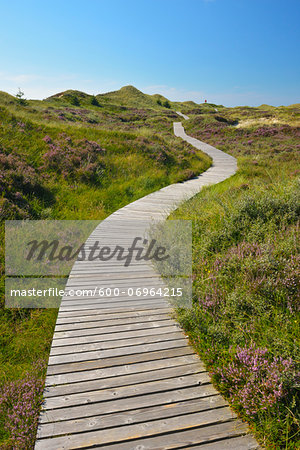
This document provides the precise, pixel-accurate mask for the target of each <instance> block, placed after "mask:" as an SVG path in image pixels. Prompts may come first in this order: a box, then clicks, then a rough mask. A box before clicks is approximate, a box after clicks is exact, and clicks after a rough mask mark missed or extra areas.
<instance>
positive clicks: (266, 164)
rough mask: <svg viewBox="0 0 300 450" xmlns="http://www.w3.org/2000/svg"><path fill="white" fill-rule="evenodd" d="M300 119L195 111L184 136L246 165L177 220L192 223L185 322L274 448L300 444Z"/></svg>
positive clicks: (220, 383) (236, 403) (295, 111)
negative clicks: (190, 288)
mask: <svg viewBox="0 0 300 450" xmlns="http://www.w3.org/2000/svg"><path fill="white" fill-rule="evenodd" d="M266 115H270V116H271V118H272V119H275V120H274V121H273V122H272V123H267V124H266V123H263V121H262V120H261V119H266ZM269 118H270V117H269ZM298 121H299V106H297V105H294V106H293V107H290V108H284V107H281V108H272V107H269V108H267V109H266V108H265V107H261V108H230V109H225V108H224V109H222V112H219V111H218V112H215V113H209V114H205V113H202V114H201V115H194V116H193V115H192V116H191V119H190V120H189V121H186V122H185V129H186V132H187V133H188V134H190V135H193V136H194V137H196V138H199V139H201V140H203V141H205V142H208V143H210V144H212V145H215V146H217V147H218V148H220V149H221V150H224V151H226V152H228V153H230V154H232V155H233V156H235V157H237V159H238V166H239V170H238V172H237V174H236V175H235V176H233V177H232V178H230V179H229V180H226V181H224V182H223V183H220V184H218V185H216V186H213V187H209V188H206V189H203V191H201V193H200V194H199V195H197V196H196V197H194V198H193V199H191V200H190V201H188V202H187V203H185V204H184V205H183V206H182V207H181V208H179V209H178V210H177V211H176V212H175V213H173V214H172V216H171V218H173V219H174V218H175V219H191V220H192V221H193V279H194V281H193V287H194V289H193V308H192V309H190V310H188V311H187V310H185V311H184V310H178V311H177V316H178V320H179V321H180V323H181V324H182V326H183V327H184V329H185V331H186V332H187V334H188V335H189V337H190V340H191V342H192V343H193V345H194V346H195V348H196V350H197V351H198V353H199V354H200V356H201V358H202V359H203V360H204V361H205V363H206V365H207V368H208V370H209V371H210V373H211V375H212V379H213V382H214V383H215V385H216V386H217V388H218V389H219V390H220V391H221V392H222V393H223V394H224V395H225V396H226V397H227V399H228V400H229V402H230V403H231V405H232V406H233V408H234V409H235V410H236V411H237V412H238V414H239V415H240V417H242V418H243V419H245V420H247V421H248V422H249V424H250V426H251V429H252V431H253V432H254V433H255V435H256V437H257V438H258V440H259V441H260V442H261V444H262V445H263V446H265V447H266V448H270V449H275V448H276V449H279V448H286V449H296V448H298V447H297V445H298V442H299V390H298V388H299V374H300V372H299V309H300V302H299V293H300V292H299V286H300V257H299V242H300V241H299V217H300V189H299V187H300V182H299V170H298V169H297V168H298V167H299V135H300V129H299V126H297V125H298V124H299V122H298ZM241 122H244V124H245V122H247V124H246V126H243V127H238V126H237V125H238V124H239V123H241Z"/></svg>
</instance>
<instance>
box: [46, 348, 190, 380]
mask: <svg viewBox="0 0 300 450" xmlns="http://www.w3.org/2000/svg"><path fill="white" fill-rule="evenodd" d="M193 353H194V352H193V350H192V349H191V348H190V347H188V346H184V347H177V348H171V349H170V348H168V349H165V350H158V351H153V352H147V353H136V354H133V355H126V356H117V357H114V358H106V359H105V358H102V359H96V360H94V361H85V362H84V363H82V362H79V363H65V364H57V365H55V364H53V365H51V366H48V369H47V374H48V375H58V374H64V373H72V372H80V371H86V370H93V369H100V368H105V367H115V366H122V365H127V364H135V363H139V362H143V361H155V360H160V359H166V358H173V357H177V356H186V355H192V354H193Z"/></svg>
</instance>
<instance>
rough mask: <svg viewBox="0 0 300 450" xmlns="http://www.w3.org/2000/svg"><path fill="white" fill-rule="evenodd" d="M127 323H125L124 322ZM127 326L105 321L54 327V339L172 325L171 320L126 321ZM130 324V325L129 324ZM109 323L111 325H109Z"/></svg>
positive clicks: (157, 328)
mask: <svg viewBox="0 0 300 450" xmlns="http://www.w3.org/2000/svg"><path fill="white" fill-rule="evenodd" d="M126 322H127V321H126ZM128 322H129V323H128V324H127V325H124V321H118V322H117V323H123V325H114V324H113V323H112V322H109V321H107V322H106V323H105V324H103V322H101V323H99V322H90V323H89V322H85V323H83V324H79V325H78V324H74V327H73V328H72V327H70V326H67V327H66V326H59V327H55V338H63V337H68V338H70V337H72V336H86V335H89V334H93V333H94V332H93V330H94V331H95V333H94V334H97V335H100V334H107V333H108V331H109V332H110V333H111V334H113V333H119V332H125V331H134V330H146V329H156V330H159V328H161V327H167V326H170V325H173V323H174V322H173V321H172V319H165V320H159V321H155V322H154V321H150V320H149V321H146V322H142V321H140V322H138V320H133V321H128ZM130 322H132V323H130ZM109 323H111V325H109Z"/></svg>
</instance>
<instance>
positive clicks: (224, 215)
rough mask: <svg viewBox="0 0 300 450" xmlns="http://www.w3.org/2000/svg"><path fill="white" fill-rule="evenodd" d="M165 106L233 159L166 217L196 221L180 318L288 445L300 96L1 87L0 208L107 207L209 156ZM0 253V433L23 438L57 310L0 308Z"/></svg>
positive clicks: (73, 212) (228, 384)
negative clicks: (230, 167)
mask: <svg viewBox="0 0 300 450" xmlns="http://www.w3.org/2000/svg"><path fill="white" fill-rule="evenodd" d="M176 110H179V111H181V112H183V113H184V114H187V115H188V116H190V120H189V121H185V122H184V127H185V129H186V132H187V134H190V135H193V136H195V137H196V138H198V139H200V140H203V141H204V142H208V143H210V144H212V145H215V146H216V147H218V148H220V149H221V150H224V151H227V152H228V153H230V154H232V155H234V156H236V157H237V158H238V164H239V171H238V173H237V174H236V175H235V176H234V177H232V178H231V179H229V180H226V181H224V182H223V183H221V184H219V185H217V186H215V187H209V188H206V189H204V190H203V191H202V192H201V193H200V194H199V195H197V196H196V197H195V198H194V199H192V200H190V201H189V202H188V203H186V204H184V205H183V206H182V207H181V208H180V209H179V210H178V211H177V212H176V213H174V214H173V215H172V217H171V218H184V219H192V220H193V223H194V261H193V264H194V272H193V273H194V308H193V310H191V311H189V312H186V311H178V318H179V321H180V322H181V323H182V325H183V326H184V328H185V330H186V331H187V333H188V334H189V336H190V338H191V341H192V342H193V343H194V345H195V347H196V349H197V350H198V352H199V353H200V355H201V357H202V359H204V361H205V362H206V364H207V365H208V368H209V369H210V371H211V373H212V375H213V380H214V381H215V383H216V384H217V385H218V387H219V389H220V390H221V391H222V392H223V393H224V394H225V395H226V396H227V398H229V401H230V402H231V403H232V405H233V406H234V407H235V409H236V410H238V411H239V413H240V414H241V416H242V417H244V418H246V419H247V420H248V421H250V423H251V424H252V426H253V427H254V429H255V431H256V434H257V436H258V437H259V439H260V440H261V442H262V443H264V444H265V445H266V446H267V447H268V448H291V449H292V448H296V445H297V444H296V441H297V427H298V426H299V418H298V417H297V415H296V411H297V406H296V405H297V394H296V385H297V367H296V360H297V354H298V347H297V337H298V336H297V329H298V328H297V327H298V322H297V320H298V319H297V317H298V314H299V303H298V302H299V248H298V245H299V239H298V238H299V236H298V232H299V230H298V226H299V213H300V206H299V205H300V203H299V184H298V181H297V180H298V175H299V172H298V169H297V162H298V163H299V159H298V158H299V134H300V128H299V120H300V119H299V118H300V116H299V112H300V108H299V105H292V106H290V107H280V108H274V107H270V106H266V105H263V106H261V107H259V108H248V107H240V108H224V107H223V106H221V105H212V104H201V105H197V104H195V103H193V102H183V103H178V102H170V101H169V100H167V99H166V98H164V97H163V96H160V95H158V94H157V95H146V94H143V93H142V92H140V91H138V90H137V89H136V88H134V87H133V86H126V87H124V88H122V89H120V90H119V91H115V92H111V93H108V94H100V95H97V96H92V95H88V94H85V93H83V92H79V91H66V92H62V93H59V94H56V95H55V96H52V97H50V98H48V99H46V100H44V101H24V100H23V99H22V98H19V99H17V98H15V97H12V96H10V95H8V94H6V93H0V170H1V175H0V177H1V178H0V188H1V198H0V213H1V219H2V222H3V221H4V220H5V219H13V218H16V219H22V218H29V219H40V218H43V219H104V218H105V217H107V215H109V214H110V213H111V212H113V211H114V210H116V209H118V208H120V207H121V206H123V205H125V204H127V203H129V202H131V201H133V200H135V199H137V198H139V197H142V196H143V195H146V194H148V193H150V192H151V191H155V190H157V189H159V188H161V187H163V186H165V185H168V184H170V183H174V182H178V181H182V180H185V179H188V178H191V177H193V176H194V175H196V174H199V173H201V172H202V171H204V170H206V169H207V168H208V167H209V165H210V163H211V162H210V159H209V158H208V157H207V156H205V155H203V154H202V153H201V152H198V151H196V150H195V149H194V148H193V147H191V146H189V144H187V143H184V142H183V141H182V140H180V139H179V138H175V137H174V135H173V129H172V123H173V121H178V120H180V119H178V115H177V114H176V113H175V111H176ZM298 167H299V166H298ZM1 240H2V243H3V241H4V231H3V226H2V228H1ZM3 261H4V249H3V246H2V250H1V271H2V284H1V290H2V294H3V295H2V299H3V300H2V310H1V321H0V326H1V348H0V358H1V367H2V371H1V378H0V381H1V386H2V387H1V389H2V393H1V400H0V445H1V448H7V449H10V448H18V449H19V448H20V449H23V448H24V449H29V448H32V447H33V443H34V436H35V430H36V424H37V418H38V412H39V408H40V405H41V401H42V389H43V382H44V376H45V369H46V363H47V358H48V353H49V349H50V344H51V338H52V333H53V328H54V324H55V319H56V314H57V311H56V310H45V311H42V310H5V309H4V278H3V274H4V262H3Z"/></svg>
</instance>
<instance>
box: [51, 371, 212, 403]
mask: <svg viewBox="0 0 300 450" xmlns="http://www.w3.org/2000/svg"><path fill="white" fill-rule="evenodd" d="M209 382H210V378H209V375H208V374H207V372H200V373H197V374H195V375H194V374H193V375H186V376H183V377H176V378H168V379H166V380H158V381H149V382H145V383H141V384H136V385H134V386H121V387H116V388H112V389H98V390H94V391H92V392H89V391H88V392H82V393H75V394H69V395H67V396H65V395H62V396H58V397H47V398H46V399H45V403H44V408H45V409H57V408H66V407H69V406H76V405H86V404H91V403H96V402H103V401H105V400H112V399H116V398H124V397H133V396H137V395H145V394H150V393H153V392H164V391H167V390H172V389H179V388H183V387H192V386H199V388H200V387H201V386H202V385H203V384H208V383H209Z"/></svg>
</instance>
